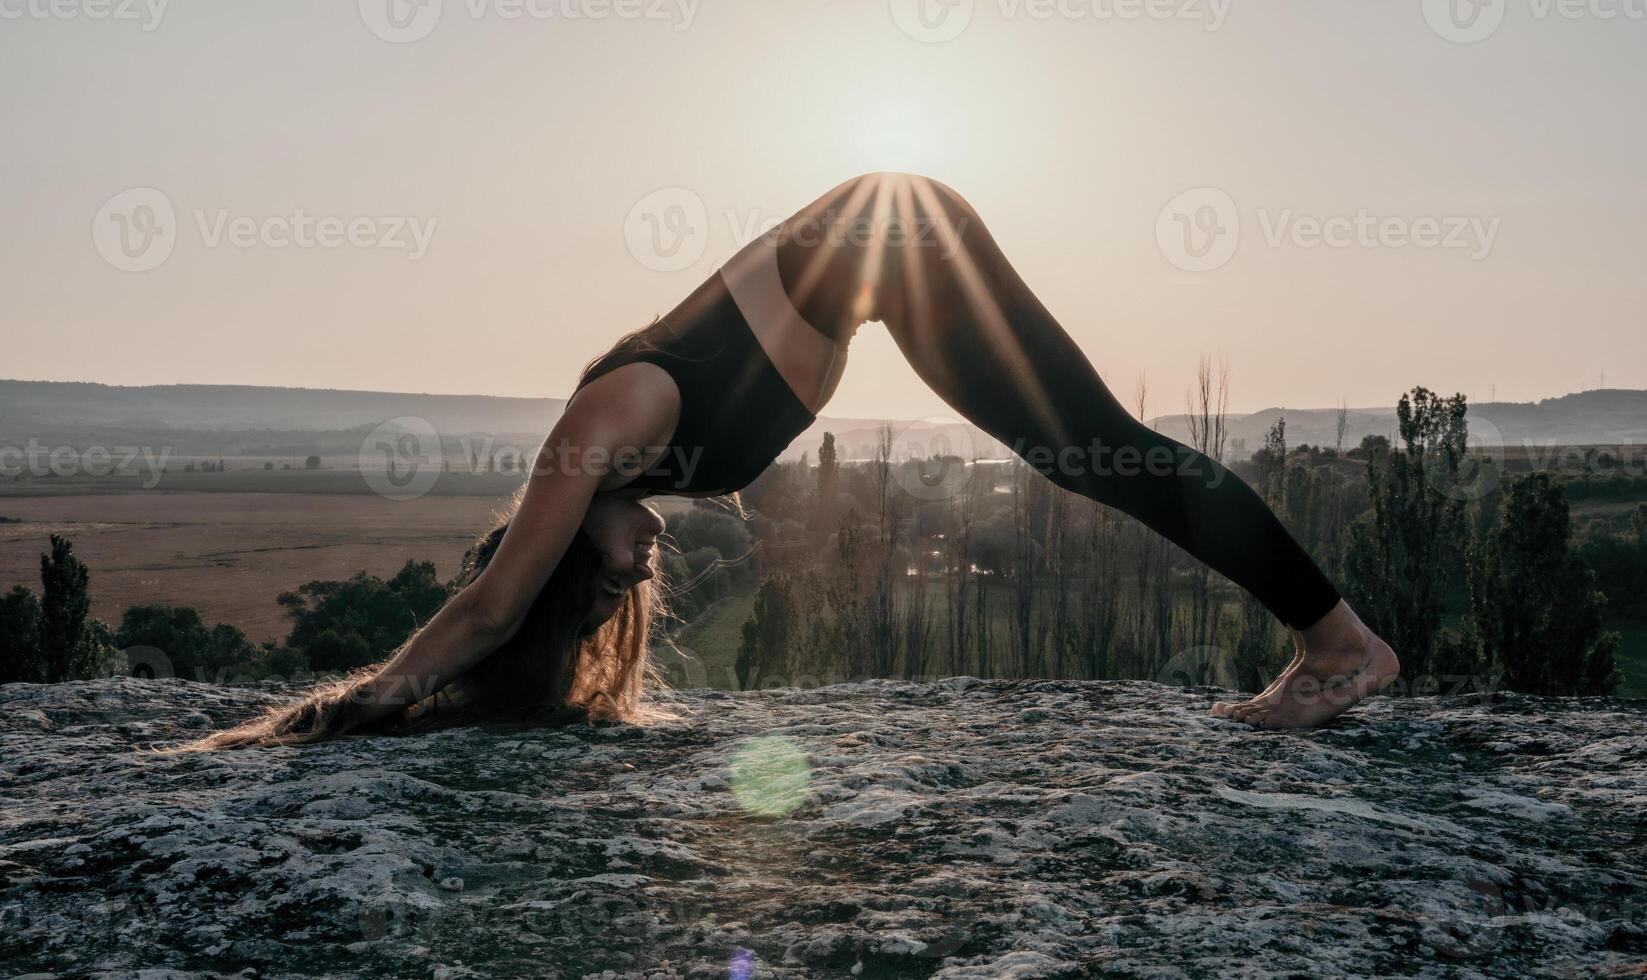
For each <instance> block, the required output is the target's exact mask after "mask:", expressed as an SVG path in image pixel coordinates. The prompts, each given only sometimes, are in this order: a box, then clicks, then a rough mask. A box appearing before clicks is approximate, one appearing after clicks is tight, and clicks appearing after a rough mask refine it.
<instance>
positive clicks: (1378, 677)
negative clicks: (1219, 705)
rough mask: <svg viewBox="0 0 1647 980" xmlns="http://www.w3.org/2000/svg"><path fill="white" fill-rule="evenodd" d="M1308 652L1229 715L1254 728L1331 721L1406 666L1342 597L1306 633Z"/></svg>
mask: <svg viewBox="0 0 1647 980" xmlns="http://www.w3.org/2000/svg"><path fill="white" fill-rule="evenodd" d="M1303 639H1304V653H1303V656H1302V658H1300V659H1299V660H1297V661H1295V666H1293V667H1289V668H1288V669H1287V671H1286V672H1285V673H1283V674H1282V675H1281V677H1280V678H1279V686H1278V687H1277V688H1276V690H1275V691H1274V692H1273V693H1270V694H1269V695H1268V697H1266V698H1264V699H1263V700H1259V699H1256V698H1255V699H1254V700H1252V701H1249V702H1247V703H1246V704H1242V705H1237V706H1236V707H1235V708H1233V709H1232V710H1231V711H1230V714H1229V717H1231V718H1233V719H1235V720H1236V721H1240V722H1245V723H1246V724H1248V725H1251V726H1252V727H1254V728H1308V727H1311V726H1314V725H1320V724H1323V723H1325V722H1328V721H1331V720H1332V719H1333V718H1336V717H1338V716H1339V715H1341V714H1343V713H1344V712H1345V711H1348V710H1349V709H1350V707H1351V706H1352V705H1355V704H1356V703H1358V702H1360V701H1362V700H1364V699H1366V698H1368V697H1370V696H1372V695H1374V694H1377V693H1378V692H1379V691H1381V690H1383V689H1384V688H1385V687H1386V686H1387V685H1388V684H1389V683H1390V682H1391V681H1393V680H1395V678H1396V675H1397V674H1399V673H1400V672H1401V661H1400V660H1398V659H1396V656H1395V651H1393V650H1391V649H1390V646H1389V644H1387V643H1385V642H1384V641H1383V640H1381V639H1379V638H1378V636H1377V635H1376V634H1374V633H1373V631H1372V630H1370V629H1368V628H1367V626H1366V624H1364V623H1362V622H1361V619H1360V617H1358V616H1356V615H1355V613H1354V611H1352V610H1351V609H1350V607H1349V606H1348V605H1347V604H1346V603H1344V602H1342V601H1340V602H1339V603H1338V605H1337V606H1336V607H1335V608H1334V609H1333V611H1332V612H1330V613H1328V614H1327V615H1326V617H1325V618H1323V619H1322V621H1321V622H1320V623H1317V624H1316V625H1314V626H1311V627H1310V628H1309V629H1307V630H1305V631H1304V633H1303Z"/></svg>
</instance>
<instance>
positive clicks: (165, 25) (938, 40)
mask: <svg viewBox="0 0 1647 980" xmlns="http://www.w3.org/2000/svg"><path fill="white" fill-rule="evenodd" d="M146 2H147V6H145V5H144V3H133V4H131V5H130V6H126V3H127V0H0V128H3V131H4V132H5V134H6V136H5V139H4V141H3V143H0V163H3V168H4V169H3V175H4V179H3V180H0V227H3V228H4V234H0V276H3V277H4V280H3V283H0V297H3V298H0V303H3V306H0V324H3V327H4V343H3V348H0V349H3V351H4V353H3V355H0V377H15V378H32V379H59V380H89V381H103V382H110V383H117V384H150V383H166V382H204V383H249V384H271V385H301V386H309V387H339V388H366V389H380V390H412V391H432V392H463V393H494V394H506V395H564V394H565V393H567V392H568V391H569V390H570V388H571V386H572V384H573V382H574V380H575V377H576V375H577V372H578V370H579V369H580V368H581V366H582V365H583V364H584V362H585V361H587V360H588V359H589V358H591V357H593V356H595V355H596V354H598V353H600V352H601V351H602V350H604V349H605V348H606V347H607V346H608V345H609V344H610V343H611V342H612V340H613V339H615V338H616V337H617V336H618V334H619V333H621V332H622V331H625V330H628V329H630V328H633V327H635V326H638V325H640V324H642V323H644V322H645V321H646V320H647V319H649V318H650V317H651V316H652V315H653V314H654V313H659V312H664V311H666V310H668V309H669V308H670V307H672V306H673V305H674V304H675V303H676V302H678V301H679V300H680V299H681V298H682V297H684V296H685V295H686V294H687V293H688V292H689V291H690V290H691V289H692V288H693V287H694V286H696V285H697V284H698V283H699V282H701V281H702V280H703V279H704V278H705V277H706V276H708V275H710V274H711V273H712V272H713V270H714V269H715V267H716V266H717V265H718V264H719V263H720V262H721V261H722V260H723V259H724V258H725V257H726V256H727V255H728V254H729V253H730V252H731V251H732V250H733V249H734V248H735V247H736V246H737V245H738V244H739V243H740V242H741V241H742V240H744V239H746V238H747V237H748V236H749V235H750V234H752V233H753V232H754V231H758V230H759V228H760V227H761V225H760V223H761V222H763V221H764V222H767V223H770V222H772V221H775V220H777V219H780V218H782V217H783V216H785V215H787V214H788V213H790V212H792V211H793V210H794V209H795V208H797V207H799V206H800V205H802V204H804V203H805V202H807V201H809V200H811V199H812V198H813V197H815V196H816V195H818V194H819V193H821V192H823V191H824V190H826V189H828V188H829V187H831V186H833V185H834V184H836V183H838V182H840V181H841V180H843V179H845V178H847V177H849V176H852V175H853V174H856V173H861V172H864V171H870V170H883V169H888V170H912V171H917V172H921V173H926V174H929V175H931V176H933V177H936V178H938V179H941V180H943V181H945V182H946V183H949V184H950V185H952V186H954V187H955V188H956V189H958V190H959V191H961V192H962V193H963V194H965V195H966V196H967V197H968V198H969V199H970V200H971V201H972V202H973V204H974V205H975V206H976V207H977V209H978V211H979V212H980V213H981V215H982V216H983V218H984V219H985V220H986V221H987V222H988V223H989V224H990V226H991V228H992V229H993V231H994V233H995V236H996V238H997V239H998V240H999V241H1000V243H1001V244H1002V246H1003V247H1004V248H1005V250H1006V252H1007V254H1008V256H1009V257H1010V258H1011V259H1012V261H1013V264H1014V265H1015V266H1016V267H1017V269H1018V270H1019V272H1020V273H1021V274H1022V275H1023V276H1024V278H1025V279H1026V280H1027V281H1028V282H1029V284H1030V285H1031V286H1032V287H1033V288H1034V289H1035V290H1036V291H1037V293H1038V294H1039V295H1040V296H1041V298H1042V299H1043V301H1044V302H1045V303H1046V305H1047V306H1048V308H1050V309H1051V310H1052V312H1053V313H1054V314H1055V315H1056V316H1057V317H1058V318H1059V319H1060V320H1061V321H1062V322H1063V324H1064V325H1065V326H1066V327H1067V328H1068V329H1069V331H1070V332H1071V333H1072V334H1073V335H1074V336H1075V337H1076V339H1077V340H1078V341H1079V343H1080V344H1081V346H1082V347H1083V348H1084V349H1085V350H1086V351H1087V353H1088V354H1089V356H1090V357H1091V358H1092V360H1093V361H1094V363H1095V364H1096V365H1097V366H1098V369H1099V371H1100V373H1102V374H1103V375H1104V377H1105V378H1106V380H1107V381H1108V382H1109V384H1110V386H1111V387H1112V388H1113V389H1114V390H1115V391H1116V393H1117V394H1118V395H1120V396H1121V397H1122V398H1123V399H1124V400H1126V401H1128V402H1129V403H1130V402H1131V400H1132V392H1133V390H1134V386H1135V384H1136V383H1137V379H1138V378H1139V376H1140V375H1147V377H1148V382H1149V391H1150V400H1149V410H1150V412H1151V413H1152V414H1154V413H1160V412H1170V411H1177V410H1180V409H1181V407H1182V405H1183V401H1184V391H1185V388H1186V386H1187V385H1188V383H1189V382H1190V380H1191V377H1192V375H1193V372H1194V368H1195V363H1196V360H1197V358H1198V357H1199V356H1200V355H1201V354H1203V353H1206V354H1211V355H1214V356H1217V355H1220V354H1221V355H1223V356H1224V357H1226V358H1227V359H1228V362H1229V365H1230V371H1231V378H1232V407H1233V408H1234V409H1236V410H1238V411H1249V410H1255V409H1258V408H1263V407H1267V406H1275V405H1281V406H1327V405H1332V404H1336V403H1338V402H1339V401H1340V399H1344V400H1347V401H1348V402H1349V403H1350V404H1351V405H1383V404H1389V403H1391V402H1393V401H1394V399H1395V398H1396V396H1397V395H1398V394H1399V393H1400V392H1401V391H1402V390H1403V389H1405V388H1408V387H1411V386H1412V385H1414V384H1425V385H1428V386H1430V387H1433V388H1439V389H1444V390H1446V391H1452V390H1462V391H1464V392H1465V393H1467V394H1470V395H1472V397H1474V398H1476V399H1486V398H1487V397H1488V394H1489V392H1490V390H1491V389H1492V387H1493V386H1494V385H1496V391H1497V394H1498V396H1499V398H1501V399H1513V400H1527V399H1534V398H1540V397H1546V396H1550V395H1556V394H1562V393H1566V392H1569V391H1573V390H1576V389H1579V388H1581V387H1595V386H1596V385H1597V384H1598V383H1599V381H1600V376H1601V375H1602V373H1603V372H1605V376H1606V384H1607V385H1608V386H1610V387H1647V356H1644V355H1647V340H1644V339H1643V338H1644V333H1647V331H1644V329H1643V328H1644V326H1647V323H1644V321H1647V315H1644V308H1647V304H1644V302H1643V301H1644V299H1647V183H1644V176H1647V125H1644V123H1643V119H1644V116H1643V107H1642V104H1641V103H1642V97H1643V93H1647V19H1644V17H1643V14H1644V13H1647V10H1644V4H1647V0H1593V2H1591V0H1585V2H1583V3H1576V4H1575V3H1574V0H1567V2H1566V3H1564V4H1557V3H1555V2H1554V0H1549V2H1546V0H1496V2H1495V0H1487V2H1484V3H1480V4H1477V3H1475V0H1438V2H1424V0H1265V2H1262V3H1258V2H1247V3H1243V2H1240V0H1216V2H1214V0H1149V2H1144V0H948V3H947V4H946V3H945V2H943V0H920V2H922V3H923V4H924V6H922V7H919V8H918V7H916V0H891V2H888V0H874V2H871V0H861V2H855V0H833V2H824V0H759V2H754V0H740V2H731V0H542V2H535V3H534V2H525V3H522V2H518V0H423V6H421V7H414V6H408V5H406V4H405V0H359V3H358V4H357V3H351V2H346V0H279V2H262V3H251V2H245V0H220V2H210V3H209V2H205V0H173V2H171V3H162V0H146ZM390 3H393V4H395V5H396V6H395V7H393V8H391V7H389V6H388V5H389V4H390ZM1450 4H1456V9H1449V5H1450ZM104 15H107V16H104ZM437 15H438V18H437ZM1127 15H1135V16H1127ZM386 38H387V39H386ZM134 188H137V189H141V188H152V189H154V190H153V191H146V190H136V191H133V190H132V189H134ZM121 192H129V193H126V194H121ZM660 192H661V193H660ZM1186 192H1191V193H1188V194H1186ZM117 195H120V196H118V197H117ZM1181 195H1184V196H1181ZM637 205H639V207H638V208H637ZM700 206H701V211H699V210H697V208H699V207H700ZM168 209H169V211H170V212H171V213H170V214H168V213H167V212H168ZM355 219H363V220H358V221H357V220H355ZM351 222H353V225H352V226H351V224H350V223H351ZM1237 224H1238V226H1239V227H1238V231H1237V228H1236V225H1237ZM1324 239H1326V240H1330V241H1331V242H1334V243H1336V244H1328V243H1326V241H1324ZM1231 248H1233V251H1231ZM168 249H169V251H168ZM161 259H163V261H161ZM116 266H125V267H126V268H117V267H116ZM150 266H153V267H152V268H150ZM131 269H139V270H141V271H130V270H131ZM851 356H852V361H851V367H850V369H849V370H848V372H847V376H846V379H845V381H844V383H843V385H842V387H841V390H840V393H839V394H838V395H837V397H836V400H835V401H834V402H832V403H831V404H830V406H829V407H828V409H827V410H826V411H827V414H830V415H837V416H839V415H855V416H872V415H899V416H905V417H909V416H915V415H924V414H931V413H941V412H942V411H943V406H942V405H941V404H940V403H938V402H937V401H936V399H935V398H934V397H933V396H931V395H930V394H928V393H927V392H926V391H925V390H924V389H923V388H921V387H920V385H919V382H918V381H916V380H915V378H914V376H913V374H912V373H911V372H910V371H909V369H908V368H907V367H906V366H905V365H904V364H903V362H902V360H901V358H900V357H899V355H898V354H897V351H896V348H895V347H893V346H892V344H891V342H890V340H889V339H887V338H886V336H885V334H884V332H882V331H880V330H878V329H873V328H865V330H864V331H862V332H861V333H860V334H859V337H858V339H857V341H856V342H855V343H854V344H853V348H852V355H851Z"/></svg>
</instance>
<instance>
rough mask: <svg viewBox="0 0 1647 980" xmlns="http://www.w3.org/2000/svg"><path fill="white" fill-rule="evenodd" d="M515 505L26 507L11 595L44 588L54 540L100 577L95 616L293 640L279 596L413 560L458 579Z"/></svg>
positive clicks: (353, 502) (441, 499)
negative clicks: (501, 514)
mask: <svg viewBox="0 0 1647 980" xmlns="http://www.w3.org/2000/svg"><path fill="white" fill-rule="evenodd" d="M506 502H507V496H506V495H501V496H493V497H478V496H434V495H430V496H426V497H422V498H419V499H417V500H407V501H391V500H385V499H384V498H382V497H378V496H375V495H370V494H302V493H123V494H109V495H96V496H49V497H15V498H10V499H6V500H5V501H4V504H3V506H0V515H3V516H5V517H9V518H16V519H20V520H21V523H17V524H9V523H8V524H0V589H3V590H10V589H11V587H12V586H14V585H26V586H28V587H30V588H32V589H35V590H38V589H39V588H40V553H41V552H42V551H45V550H47V549H48V548H49V547H50V545H49V542H48V539H47V536H48V535H49V534H62V535H67V536H68V537H69V538H71V539H73V541H74V548H75V553H76V554H77V555H79V556H80V558H81V559H82V560H83V561H85V563H86V564H87V565H88V566H89V567H90V569H91V593H92V615H94V616H96V617H98V618H100V619H103V620H105V621H107V622H109V623H111V624H112V623H118V622H119V620H120V616H121V613H123V612H124V611H125V609H126V608H127V607H128V606H132V605H137V604H139V603H147V602H159V603H169V604H174V605H187V606H193V607H195V608H196V609H198V610H200V614H201V616H202V617H203V618H204V619H205V620H206V621H207V622H208V623H215V622H220V621H221V622H226V623H231V624H233V625H235V626H238V627H240V628H241V629H243V630H245V631H246V633H247V635H248V636H250V637H251V638H252V639H253V640H272V639H283V638H284V637H285V635H286V631H287V623H286V619H285V617H284V616H283V615H282V614H281V610H280V607H279V606H278V605H276V604H275V596H277V595H279V594H280V593H281V592H283V591H286V590H289V589H293V588H296V587H297V586H298V585H301V584H302V583H304V582H307V581H309V580H310V579H316V578H346V577H348V576H350V575H353V574H354V573H355V572H358V571H362V570H365V571H367V572H370V573H372V574H376V575H390V574H393V573H394V572H395V571H396V570H397V569H399V568H400V566H401V565H403V564H405V563H406V561H407V560H408V559H418V560H425V559H426V560H429V561H433V562H434V563H435V567H436V569H437V570H438V571H439V572H440V574H441V576H442V577H448V576H451V575H452V574H454V573H455V572H456V571H457V569H458V564H459V562H460V561H461V559H462V557H463V552H464V549H465V548H467V547H468V546H469V543H470V542H471V541H472V540H473V538H474V537H475V536H476V535H477V534H479V533H480V532H482V531H484V530H486V529H487V528H488V527H489V526H490V525H491V521H492V518H493V514H494V512H495V511H496V510H497V509H498V508H499V507H501V506H503V505H504V504H505V503H506Z"/></svg>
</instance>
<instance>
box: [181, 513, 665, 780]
mask: <svg viewBox="0 0 1647 980" xmlns="http://www.w3.org/2000/svg"><path fill="white" fill-rule="evenodd" d="M518 502H519V496H518V495H517V497H516V504H517V505H518ZM511 513H512V511H511ZM508 528H509V521H508V520H507V519H505V520H504V521H502V522H501V523H500V524H499V525H498V526H497V527H495V528H493V529H492V530H491V531H489V532H488V533H486V534H485V535H483V536H482V537H481V538H480V539H479V540H478V541H476V542H475V544H474V545H473V546H472V547H471V548H470V549H469V551H468V553H467V554H465V555H464V559H463V567H462V570H461V571H460V573H459V575H458V579H457V582H456V585H457V587H458V588H459V590H461V589H463V588H465V587H467V586H468V585H469V584H470V583H472V582H474V581H475V580H476V579H478V578H479V577H480V575H481V573H482V572H484V571H485V570H486V566H487V564H488V563H489V562H490V561H491V560H492V556H493V555H494V554H495V553H496V552H497V548H498V544H499V543H500V542H501V541H502V540H503V535H504V532H505V531H507V530H508ZM662 531H663V520H662V518H660V517H659V516H658V514H657V512H656V511H654V510H652V509H651V508H650V507H647V506H645V505H643V504H641V503H639V502H637V501H634V500H629V499H626V498H623V497H619V496H615V495H611V494H601V495H598V496H597V498H596V500H595V502H594V503H593V504H592V505H591V506H590V509H589V512H588V514H587V515H586V516H585V518H584V521H583V524H582V526H581V527H580V528H579V530H578V532H577V533H576V534H575V535H574V536H573V539H572V543H571V544H570V545H569V546H568V547H567V549H566V553H565V555H563V556H562V558H561V560H560V563H559V564H558V565H556V567H555V570H554V572H553V573H552V574H551V575H550V577H549V581H548V582H547V583H545V585H544V587H543V589H542V590H541V591H540V592H539V593H538V596H537V599H536V600H535V601H534V602H533V603H532V605H531V608H530V609H529V610H528V612H527V614H526V617H525V619H524V621H523V622H522V624H521V626H520V628H519V630H517V631H516V632H515V634H514V635H513V636H511V637H510V638H509V639H508V640H507V641H506V642H504V643H503V644H502V645H501V646H500V647H498V649H497V650H496V651H494V652H493V653H491V654H490V655H488V656H487V657H486V659H484V660H482V661H481V662H480V663H478V664H476V665H475V666H474V667H473V668H471V669H470V670H469V671H468V672H466V673H464V674H462V675H460V676H459V677H457V678H456V679H454V680H453V681H452V682H451V683H450V684H447V685H445V686H444V687H442V688H441V689H440V690H439V691H438V692H436V693H435V694H433V695H431V696H427V697H423V698H422V699H421V700H419V701H417V702H416V703H415V704H413V705H411V706H410V707H408V708H406V709H404V710H401V711H397V712H395V713H393V714H390V715H389V716H388V717H387V718H383V719H380V720H377V721H370V722H366V723H364V724H363V723H361V721H362V715H363V709H364V708H365V707H366V705H365V703H364V702H365V699H366V697H367V695H366V694H365V690H366V687H365V683H366V681H368V680H369V679H370V678H371V677H372V676H373V675H375V674H376V673H377V672H378V671H379V670H380V669H381V668H382V666H383V665H382V664H375V665H373V666H371V667H366V668H362V669H360V670H358V671H355V672H354V673H352V674H350V675H349V676H347V677H344V678H342V679H341V680H338V681H334V682H331V683H329V684H325V685H322V686H320V687H317V688H316V689H315V690H314V691H312V692H311V693H310V694H309V695H308V696H306V697H305V698H304V699H303V700H302V701H301V702H299V703H298V704H295V705H292V706H289V707H284V708H279V709H275V710H273V711H271V712H269V713H268V714H265V715H263V716H261V717H258V718H254V719H252V720H251V721H248V722H246V723H244V724H242V725H240V726H238V727H236V728H232V729H229V730H227V731H222V732H218V733H216V734H214V735H210V736H207V737H206V738H203V739H201V740H199V741H196V742H193V743H190V744H188V745H184V746H182V747H181V749H182V750H185V751H186V750H196V749H216V748H237V747H241V746H253V745H296V744H305V743H310V742H319V741H324V740H326V739H329V738H334V737H337V736H339V735H342V734H345V733H359V734H412V733H415V732H421V731H429V730H432V729H436V728H445V727H449V726H452V725H464V724H477V723H484V722H510V721H520V722H526V721H530V722H538V723H545V724H563V723H567V722H576V721H585V720H603V721H632V722H640V721H647V720H654V719H657V718H662V717H667V716H668V715H667V713H666V712H664V711H662V710H661V709H659V708H658V707H657V706H655V705H652V704H649V703H647V699H646V692H647V688H648V687H649V686H651V685H658V684H660V680H659V678H658V675H657V671H656V670H655V668H654V667H653V665H652V663H651V661H650V651H649V641H650V634H651V630H652V626H653V618H654V615H655V614H656V613H657V612H658V611H659V610H660V607H661V598H660V595H659V583H658V581H657V578H656V570H655V566H654V562H655V558H656V550H657V537H658V535H659V534H660V533H662Z"/></svg>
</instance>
